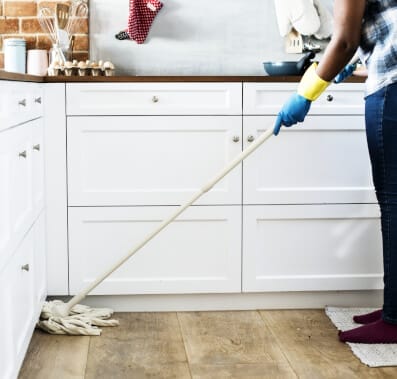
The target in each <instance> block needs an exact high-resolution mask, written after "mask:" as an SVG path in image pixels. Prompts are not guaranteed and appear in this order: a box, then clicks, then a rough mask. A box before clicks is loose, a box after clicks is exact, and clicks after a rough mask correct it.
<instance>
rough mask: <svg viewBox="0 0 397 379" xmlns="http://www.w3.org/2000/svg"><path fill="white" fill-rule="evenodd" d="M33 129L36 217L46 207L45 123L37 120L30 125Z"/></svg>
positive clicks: (32, 147) (32, 150)
mask: <svg viewBox="0 0 397 379" xmlns="http://www.w3.org/2000/svg"><path fill="white" fill-rule="evenodd" d="M30 125H31V128H32V142H31V146H30V153H31V156H32V165H33V177H32V181H33V184H32V185H33V199H32V201H33V208H34V213H35V216H36V217H37V216H38V214H39V213H40V212H41V210H42V209H43V207H44V141H43V121H42V119H41V118H40V119H37V120H35V121H32V123H31V124H30Z"/></svg>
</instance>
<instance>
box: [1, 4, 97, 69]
mask: <svg viewBox="0 0 397 379" xmlns="http://www.w3.org/2000/svg"><path fill="white" fill-rule="evenodd" d="M57 3H69V4H70V2H69V1H59V0H58V1H56V0H46V1H42V0H36V1H24V0H14V1H8V0H0V68H3V67H4V54H3V41H4V39H6V38H15V37H17V38H24V39H25V40H26V49H27V50H29V49H47V50H49V49H50V48H51V45H52V43H51V39H50V38H49V36H48V35H46V34H45V33H44V32H43V30H42V29H41V27H40V24H39V22H38V19H37V13H38V10H39V9H40V7H48V8H51V9H55V6H56V4H57ZM88 30H89V28H88V19H87V18H84V19H81V20H79V22H78V23H76V28H75V42H74V52H73V58H74V59H77V60H86V59H87V58H88V51H89V37H88V35H89V33H88Z"/></svg>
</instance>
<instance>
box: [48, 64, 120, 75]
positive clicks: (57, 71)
mask: <svg viewBox="0 0 397 379" xmlns="http://www.w3.org/2000/svg"><path fill="white" fill-rule="evenodd" d="M48 75H49V76H114V75H115V67H114V65H113V63H112V62H109V61H107V62H103V61H99V62H91V61H89V60H87V61H80V62H77V61H73V62H70V61H67V62H65V63H61V62H57V61H55V62H52V63H51V64H50V66H49V67H48Z"/></svg>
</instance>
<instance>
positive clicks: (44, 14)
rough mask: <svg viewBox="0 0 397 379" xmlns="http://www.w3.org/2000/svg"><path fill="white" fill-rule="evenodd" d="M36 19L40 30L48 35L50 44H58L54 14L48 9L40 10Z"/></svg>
mask: <svg viewBox="0 0 397 379" xmlns="http://www.w3.org/2000/svg"><path fill="white" fill-rule="evenodd" d="M38 19H39V23H40V26H41V28H42V29H43V31H44V32H45V33H47V34H49V36H50V38H51V41H52V43H53V44H54V43H58V42H59V41H58V33H57V28H56V19H55V13H54V12H53V11H52V10H51V9H50V8H40V9H39V12H38Z"/></svg>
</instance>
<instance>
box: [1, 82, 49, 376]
mask: <svg viewBox="0 0 397 379" xmlns="http://www.w3.org/2000/svg"><path fill="white" fill-rule="evenodd" d="M0 83H1V86H0V90H1V91H0V92H1V97H2V98H3V99H6V102H7V107H8V108H6V109H4V108H2V110H1V116H0V117H1V121H2V124H1V130H0V197H1V199H0V299H1V304H2V312H1V316H0V325H1V327H0V356H1V359H0V373H1V377H2V379H3V378H4V379H14V378H16V377H17V375H18V371H19V368H20V366H21V364H22V361H23V358H24V356H25V353H26V350H27V348H28V345H29V341H30V338H31V335H32V333H33V330H34V327H35V324H36V322H37V320H38V317H39V312H40V309H41V306H42V303H43V301H44V299H45V297H46V294H47V291H46V280H45V277H46V265H45V259H46V256H45V253H46V251H45V221H44V218H45V211H44V167H43V165H44V156H43V126H42V117H41V115H42V98H41V96H42V87H41V86H40V85H37V86H36V85H35V83H28V84H27V83H18V82H14V83H11V82H10V83H8V82H2V81H0ZM4 91H6V92H4ZM18 99H22V100H18ZM17 100H18V101H17ZM3 121H4V123H3Z"/></svg>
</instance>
